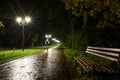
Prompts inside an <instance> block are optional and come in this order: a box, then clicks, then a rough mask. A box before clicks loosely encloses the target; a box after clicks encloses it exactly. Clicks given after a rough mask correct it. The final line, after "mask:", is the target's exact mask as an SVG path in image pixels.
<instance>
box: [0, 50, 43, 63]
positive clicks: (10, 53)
mask: <svg viewBox="0 0 120 80" xmlns="http://www.w3.org/2000/svg"><path fill="white" fill-rule="evenodd" d="M41 50H43V49H40V48H30V49H24V51H22V50H21V49H18V50H5V51H1V52H0V63H2V62H5V61H7V60H11V59H15V58H18V57H22V56H26V55H29V54H32V53H35V52H38V51H41Z"/></svg>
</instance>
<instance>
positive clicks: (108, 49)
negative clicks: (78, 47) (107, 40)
mask: <svg viewBox="0 0 120 80" xmlns="http://www.w3.org/2000/svg"><path fill="white" fill-rule="evenodd" d="M87 48H88V49H98V50H106V51H116V52H120V49H117V48H104V47H103V48H101V47H91V46H88V47H87Z"/></svg>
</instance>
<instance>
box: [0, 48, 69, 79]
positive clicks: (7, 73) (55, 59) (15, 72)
mask: <svg viewBox="0 0 120 80" xmlns="http://www.w3.org/2000/svg"><path fill="white" fill-rule="evenodd" d="M65 62H66V61H65V56H64V52H63V48H58V47H56V48H52V49H49V50H48V51H43V52H40V53H37V54H32V55H29V56H25V57H23V58H19V59H16V60H13V61H10V62H7V63H4V64H1V65H0V80H69V79H68V76H69V75H68V74H69V73H68V72H67V67H66V65H65V64H66V63H65Z"/></svg>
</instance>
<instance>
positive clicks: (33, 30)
mask: <svg viewBox="0 0 120 80" xmlns="http://www.w3.org/2000/svg"><path fill="white" fill-rule="evenodd" d="M59 11H60V13H59ZM26 15H27V16H30V17H31V18H32V22H31V23H30V24H28V25H27V26H26V27H25V36H26V38H25V39H27V37H28V36H29V35H30V34H38V35H39V38H38V40H39V42H43V41H44V40H45V34H52V37H56V38H58V39H60V38H61V34H63V32H62V31H63V29H64V27H62V25H61V23H62V22H61V21H63V19H62V18H65V17H66V13H65V9H64V6H63V5H61V2H60V0H52V1H49V0H1V1H0V21H2V22H3V24H4V25H5V28H7V29H8V31H9V34H8V36H7V39H8V40H11V42H12V41H15V40H17V41H19V40H21V38H20V39H17V38H18V37H19V36H21V33H22V28H21V27H19V26H18V24H17V22H16V21H15V19H16V17H17V16H26ZM49 18H50V19H49ZM59 20H61V21H59ZM64 20H65V19H64ZM66 21H67V20H66ZM11 37H12V38H11ZM13 39H14V40H13ZM28 40H29V39H28ZM6 42H8V41H6ZM11 42H10V43H11Z"/></svg>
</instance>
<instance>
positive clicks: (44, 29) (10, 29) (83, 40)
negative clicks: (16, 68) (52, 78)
mask: <svg viewBox="0 0 120 80" xmlns="http://www.w3.org/2000/svg"><path fill="white" fill-rule="evenodd" d="M27 2H29V4H27ZM0 4H1V5H0V21H2V23H3V24H4V27H0V46H1V47H13V46H15V47H20V46H21V43H22V41H21V40H22V39H21V34H22V27H19V26H18V24H17V23H16V22H15V17H16V16H17V15H18V16H19V15H20V14H22V15H25V14H28V15H30V16H31V17H33V20H32V23H30V24H29V25H26V26H25V46H31V45H32V44H34V45H41V44H43V43H44V40H45V34H46V33H50V34H52V35H53V37H56V38H58V39H59V40H61V42H62V43H64V44H65V45H67V46H70V47H71V48H75V49H85V48H86V46H88V45H92V46H102V47H120V45H119V44H120V42H119V41H120V27H119V26H120V2H119V0H114V1H112V0H104V1H103V0H95V1H93V0H53V1H49V0H40V1H39V0H36V1H33V0H26V1H24V0H18V1H13V0H11V1H10V0H4V1H3V3H0ZM3 4H4V5H3ZM8 7H10V8H8ZM19 10H20V11H19ZM8 12H9V13H8Z"/></svg>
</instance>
